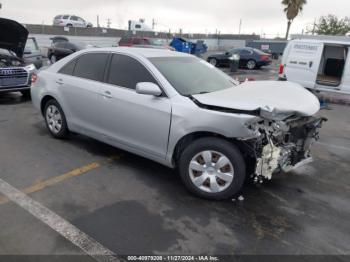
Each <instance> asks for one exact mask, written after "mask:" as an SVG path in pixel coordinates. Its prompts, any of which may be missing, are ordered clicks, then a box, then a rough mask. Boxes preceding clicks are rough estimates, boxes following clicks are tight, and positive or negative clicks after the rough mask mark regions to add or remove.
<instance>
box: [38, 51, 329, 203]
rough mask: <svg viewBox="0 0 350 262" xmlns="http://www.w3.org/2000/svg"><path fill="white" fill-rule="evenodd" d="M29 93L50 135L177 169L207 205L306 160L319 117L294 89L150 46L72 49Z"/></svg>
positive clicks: (310, 98)
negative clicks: (241, 78)
mask: <svg viewBox="0 0 350 262" xmlns="http://www.w3.org/2000/svg"><path fill="white" fill-rule="evenodd" d="M31 92H32V101H33V104H34V105H35V107H36V108H37V109H38V110H39V111H40V112H41V113H42V115H43V116H44V119H45V122H46V126H47V128H48V131H49V132H50V133H51V135H52V136H53V137H55V138H64V137H67V135H68V133H69V131H72V132H76V133H80V134H84V135H88V136H90V137H93V138H95V139H97V140H100V141H102V142H105V143H107V144H110V145H113V146H116V147H119V148H122V149H124V150H127V151H130V152H132V153H135V154H138V155H141V156H143V157H146V158H149V159H151V160H154V161H157V162H159V163H161V164H163V165H166V166H168V167H172V168H176V167H177V168H178V170H179V174H180V176H181V178H182V180H183V182H184V184H185V185H186V187H187V188H188V189H189V190H190V191H191V192H193V193H194V194H196V195H197V196H200V197H203V198H208V199H226V198H231V197H233V196H234V195H236V194H237V193H239V191H240V189H241V188H242V186H243V183H244V181H245V179H246V178H247V177H249V176H253V177H255V178H256V179H257V180H258V181H259V180H262V179H271V178H272V176H273V174H274V172H276V171H279V170H284V171H288V170H291V169H292V168H294V167H295V166H297V165H301V164H303V163H304V164H305V163H306V162H307V161H310V159H311V158H310V145H311V144H312V141H313V140H315V139H317V138H318V129H319V128H320V127H321V124H322V122H323V120H324V119H323V118H321V117H317V116H315V114H316V113H317V112H318V111H319V109H320V103H319V101H318V99H317V98H316V97H315V96H314V95H313V94H312V93H310V92H309V91H307V90H306V89H304V88H303V87H301V86H300V85H298V84H295V83H290V82H278V81H261V82H246V83H243V84H241V85H240V84H239V83H237V82H236V81H235V80H233V79H232V78H230V77H229V76H228V75H226V74H225V73H223V72H222V71H221V70H219V69H217V68H215V67H213V66H212V65H210V64H208V63H207V62H205V61H203V60H202V59H199V58H197V57H194V56H192V55H188V54H184V53H179V52H169V51H166V50H158V49H150V48H123V47H117V48H100V49H91V50H83V51H80V52H77V53H75V54H73V55H71V56H69V57H66V58H64V59H63V60H61V61H59V62H57V63H56V64H54V65H52V66H50V67H48V68H47V69H45V70H42V71H40V72H39V74H38V78H37V81H36V82H35V84H34V85H33V88H32V91H31ZM272 94H273V95H272Z"/></svg>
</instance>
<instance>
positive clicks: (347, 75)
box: [279, 35, 350, 94]
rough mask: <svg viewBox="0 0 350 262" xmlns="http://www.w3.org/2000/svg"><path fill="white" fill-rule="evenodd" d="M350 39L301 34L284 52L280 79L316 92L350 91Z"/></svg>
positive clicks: (349, 92)
mask: <svg viewBox="0 0 350 262" xmlns="http://www.w3.org/2000/svg"><path fill="white" fill-rule="evenodd" d="M349 46H350V39H349V37H345V36H302V35H301V36H300V37H298V39H294V40H292V41H290V42H289V43H288V45H287V47H286V49H285V51H284V53H283V57H282V61H281V65H280V70H279V79H280V80H284V81H292V82H295V83H299V84H300V85H302V86H303V87H305V88H307V89H310V90H316V91H326V92H327V91H331V92H338V93H344V94H350V67H349V65H350V58H349V57H350V56H349Z"/></svg>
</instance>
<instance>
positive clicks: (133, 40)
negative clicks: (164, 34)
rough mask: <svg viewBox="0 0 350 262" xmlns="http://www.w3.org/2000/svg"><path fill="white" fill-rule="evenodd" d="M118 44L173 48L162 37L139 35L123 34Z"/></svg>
mask: <svg viewBox="0 0 350 262" xmlns="http://www.w3.org/2000/svg"><path fill="white" fill-rule="evenodd" d="M119 46H128V47H140V48H156V49H169V50H175V49H174V48H172V47H171V46H169V45H168V44H167V43H166V42H165V41H164V40H163V39H159V38H149V37H141V36H123V37H122V38H121V39H120V41H119Z"/></svg>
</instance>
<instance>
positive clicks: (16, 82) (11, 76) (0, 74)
mask: <svg viewBox="0 0 350 262" xmlns="http://www.w3.org/2000/svg"><path fill="white" fill-rule="evenodd" d="M26 85H28V72H27V71H26V70H25V69H23V68H18V67H9V68H0V89H1V88H3V89H5V88H11V87H18V86H26Z"/></svg>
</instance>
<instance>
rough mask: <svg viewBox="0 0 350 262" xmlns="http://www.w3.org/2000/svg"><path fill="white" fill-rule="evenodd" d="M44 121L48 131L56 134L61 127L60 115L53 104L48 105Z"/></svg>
mask: <svg viewBox="0 0 350 262" xmlns="http://www.w3.org/2000/svg"><path fill="white" fill-rule="evenodd" d="M46 122H47V125H48V127H49V129H50V131H51V132H52V133H54V134H58V133H59V132H60V131H61V129H62V124H63V123H62V116H61V113H60V111H59V110H58V108H57V107H56V106H55V105H50V106H48V107H47V109H46Z"/></svg>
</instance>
